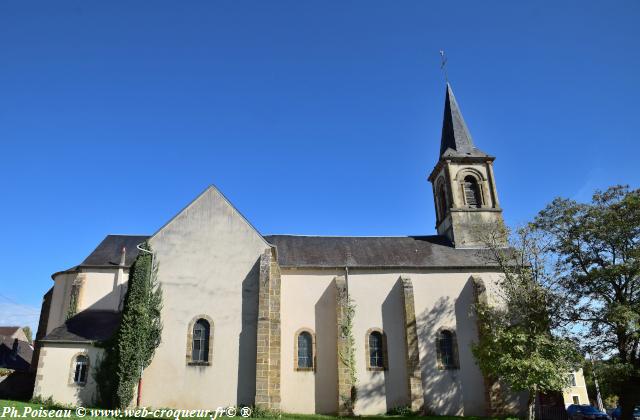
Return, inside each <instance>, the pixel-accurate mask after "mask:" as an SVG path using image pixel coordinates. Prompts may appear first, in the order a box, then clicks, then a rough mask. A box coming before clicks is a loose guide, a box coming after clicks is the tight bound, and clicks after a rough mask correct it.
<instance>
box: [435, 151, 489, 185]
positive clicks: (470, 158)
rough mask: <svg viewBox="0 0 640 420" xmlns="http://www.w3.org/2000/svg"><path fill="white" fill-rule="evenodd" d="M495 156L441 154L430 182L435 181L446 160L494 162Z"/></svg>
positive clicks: (456, 161)
mask: <svg viewBox="0 0 640 420" xmlns="http://www.w3.org/2000/svg"><path fill="white" fill-rule="evenodd" d="M495 160H496V158H495V156H490V155H487V156H441V157H440V160H438V163H436V166H434V167H433V169H432V170H431V173H430V174H429V176H428V177H427V179H428V180H429V182H433V180H434V179H435V176H436V174H437V172H439V171H440V168H441V167H442V165H444V163H445V162H446V161H449V162H455V163H483V162H493V161H495Z"/></svg>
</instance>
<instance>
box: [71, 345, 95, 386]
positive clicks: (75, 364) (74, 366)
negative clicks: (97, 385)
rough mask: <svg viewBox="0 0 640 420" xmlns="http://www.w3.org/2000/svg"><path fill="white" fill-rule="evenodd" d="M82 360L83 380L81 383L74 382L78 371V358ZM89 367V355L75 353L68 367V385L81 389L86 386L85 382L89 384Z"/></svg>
mask: <svg viewBox="0 0 640 420" xmlns="http://www.w3.org/2000/svg"><path fill="white" fill-rule="evenodd" d="M81 357H82V358H84V359H85V361H84V363H83V364H84V367H85V368H84V374H85V378H84V381H83V382H80V381H76V372H77V370H78V364H79V363H78V359H79V358H81ZM90 366H91V360H90V359H89V354H88V353H87V352H80V353H76V354H74V355H73V357H71V366H70V369H69V370H70V372H69V384H70V385H72V386H78V387H83V386H85V385H87V382H89V368H90Z"/></svg>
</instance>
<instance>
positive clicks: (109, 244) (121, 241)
mask: <svg viewBox="0 0 640 420" xmlns="http://www.w3.org/2000/svg"><path fill="white" fill-rule="evenodd" d="M148 238H149V236H146V235H107V236H106V237H105V238H104V239H103V240H102V242H100V243H99V244H98V246H97V247H96V249H94V250H93V251H92V252H91V254H89V256H88V257H87V258H85V259H84V261H82V262H81V263H80V264H79V265H76V266H74V267H71V268H69V269H68V270H65V271H62V273H64V272H66V271H75V270H77V269H79V268H82V267H118V266H119V265H120V259H121V256H122V248H123V247H124V248H126V253H125V261H124V265H125V266H126V267H130V266H131V264H133V262H134V261H135V259H136V257H137V256H138V252H139V250H138V248H137V246H138V245H139V244H141V243H142V242H144V241H145V240H147V239H148ZM59 273H60V272H58V273H54V274H53V275H52V276H51V277H54V276H55V275H56V274H59Z"/></svg>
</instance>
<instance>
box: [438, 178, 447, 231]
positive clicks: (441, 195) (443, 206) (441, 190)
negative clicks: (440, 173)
mask: <svg viewBox="0 0 640 420" xmlns="http://www.w3.org/2000/svg"><path fill="white" fill-rule="evenodd" d="M436 207H437V208H436V210H437V213H438V214H437V216H438V221H439V222H441V221H443V220H444V219H445V217H446V215H447V210H448V208H449V203H448V198H447V188H446V186H445V183H444V180H443V179H442V177H440V178H438V181H437V182H436Z"/></svg>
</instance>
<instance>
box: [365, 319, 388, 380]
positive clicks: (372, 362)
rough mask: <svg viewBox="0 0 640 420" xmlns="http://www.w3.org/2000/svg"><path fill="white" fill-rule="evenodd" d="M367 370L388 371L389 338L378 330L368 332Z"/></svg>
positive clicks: (373, 329)
mask: <svg viewBox="0 0 640 420" xmlns="http://www.w3.org/2000/svg"><path fill="white" fill-rule="evenodd" d="M366 340H367V341H366V349H367V369H368V370H386V369H387V366H388V365H387V337H386V335H385V334H384V332H382V330H379V329H377V328H372V329H370V330H369V331H367V336H366Z"/></svg>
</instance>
